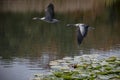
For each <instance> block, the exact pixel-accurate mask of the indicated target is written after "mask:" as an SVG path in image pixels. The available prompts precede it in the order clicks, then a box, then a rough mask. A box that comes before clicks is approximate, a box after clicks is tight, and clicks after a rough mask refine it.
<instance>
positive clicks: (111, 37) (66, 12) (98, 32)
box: [0, 0, 120, 80]
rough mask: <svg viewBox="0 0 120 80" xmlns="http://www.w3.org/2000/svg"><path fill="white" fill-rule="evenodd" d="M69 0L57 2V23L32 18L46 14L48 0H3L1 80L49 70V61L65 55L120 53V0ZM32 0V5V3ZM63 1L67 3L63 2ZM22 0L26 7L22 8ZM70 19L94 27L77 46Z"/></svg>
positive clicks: (0, 17) (18, 79) (16, 79)
mask: <svg viewBox="0 0 120 80" xmlns="http://www.w3.org/2000/svg"><path fill="white" fill-rule="evenodd" d="M68 1H69V0H66V2H63V1H62V0H61V2H59V1H55V2H54V4H55V11H56V15H55V16H56V18H57V19H59V20H60V23H57V24H50V23H46V22H43V21H34V20H32V18H33V17H35V16H37V17H42V16H44V12H43V11H44V10H43V9H44V8H45V7H46V6H47V4H48V3H49V1H48V0H46V1H45V2H44V1H42V0H41V1H38V2H34V1H32V0H30V2H26V0H25V1H19V0H17V1H16V4H14V3H15V2H14V1H13V2H12V1H9V0H2V1H1V4H2V5H1V6H2V8H1V12H0V78H1V80H28V79H29V78H31V77H32V75H33V74H35V73H39V72H43V73H45V72H47V71H48V69H49V66H48V63H49V61H51V60H55V59H61V58H63V57H65V56H71V57H73V56H76V55H83V54H102V55H103V56H104V54H110V55H117V56H118V55H119V56H120V31H119V25H120V8H119V7H118V4H119V3H120V1H118V2H117V3H113V4H112V3H111V4H107V3H104V2H102V1H100V2H98V1H94V0H91V2H90V3H89V1H88V0H85V1H82V0H77V1H76V2H75V1H74V0H71V1H69V4H68ZM22 3H24V4H22ZM32 3H33V5H30V4H32ZM38 3H40V4H41V5H39V8H38V9H37V8H36V6H34V5H35V4H38ZM42 3H43V4H44V5H42ZM62 3H63V5H64V6H61V5H62ZM72 3H73V5H72V6H71V4H72ZM10 4H12V6H11V5H10ZM20 4H22V5H23V6H24V8H21V7H20V6H19V5H20ZM88 4H89V5H88ZM5 5H7V6H8V7H5ZM25 5H26V6H25ZM85 5H87V6H86V7H85ZM13 6H16V7H14V8H13ZM33 6H34V7H33ZM100 6H101V7H100ZM60 7H61V8H60ZM31 8H32V9H31ZM59 8H60V9H59ZM68 23H86V24H89V25H90V26H92V27H94V28H95V29H94V30H90V31H89V32H88V35H87V36H86V38H85V39H84V40H83V42H82V44H81V45H80V46H78V44H77V40H76V28H73V27H67V26H66V24H68Z"/></svg>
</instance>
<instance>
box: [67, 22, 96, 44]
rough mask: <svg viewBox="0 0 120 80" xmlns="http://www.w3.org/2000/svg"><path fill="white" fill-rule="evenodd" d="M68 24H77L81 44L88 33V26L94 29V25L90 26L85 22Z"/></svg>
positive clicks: (78, 38)
mask: <svg viewBox="0 0 120 80" xmlns="http://www.w3.org/2000/svg"><path fill="white" fill-rule="evenodd" d="M67 26H76V27H77V41H78V44H79V45H80V44H81V43H82V41H83V39H84V37H86V35H87V33H88V28H90V29H94V28H93V27H90V26H88V25H86V24H83V23H78V24H67Z"/></svg>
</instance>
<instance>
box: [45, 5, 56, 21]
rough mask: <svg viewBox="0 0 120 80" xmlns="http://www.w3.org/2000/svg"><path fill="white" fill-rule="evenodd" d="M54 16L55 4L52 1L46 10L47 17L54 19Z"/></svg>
mask: <svg viewBox="0 0 120 80" xmlns="http://www.w3.org/2000/svg"><path fill="white" fill-rule="evenodd" d="M53 18H54V5H53V4H52V3H50V4H49V5H48V7H47V9H46V10H45V19H47V20H50V21H51V20H52V19H53Z"/></svg>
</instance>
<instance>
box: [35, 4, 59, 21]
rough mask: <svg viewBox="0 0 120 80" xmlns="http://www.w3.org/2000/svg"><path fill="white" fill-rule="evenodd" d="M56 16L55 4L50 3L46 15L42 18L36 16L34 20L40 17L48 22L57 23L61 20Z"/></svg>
mask: <svg viewBox="0 0 120 80" xmlns="http://www.w3.org/2000/svg"><path fill="white" fill-rule="evenodd" d="M54 17H55V12H54V5H53V4H52V3H50V4H49V5H48V6H47V8H46V9H45V17H42V18H38V17H34V18H33V20H37V19H39V20H43V21H46V22H48V23H57V22H58V21H59V20H57V19H55V18H54Z"/></svg>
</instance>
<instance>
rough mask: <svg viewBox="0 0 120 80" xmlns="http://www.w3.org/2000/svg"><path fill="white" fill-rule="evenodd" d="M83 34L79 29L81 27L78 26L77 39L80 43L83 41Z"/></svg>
mask: <svg viewBox="0 0 120 80" xmlns="http://www.w3.org/2000/svg"><path fill="white" fill-rule="evenodd" d="M83 38H84V37H83V36H82V34H81V32H80V29H79V27H78V28H77V41H78V44H79V45H80V44H81V42H82V41H83Z"/></svg>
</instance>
